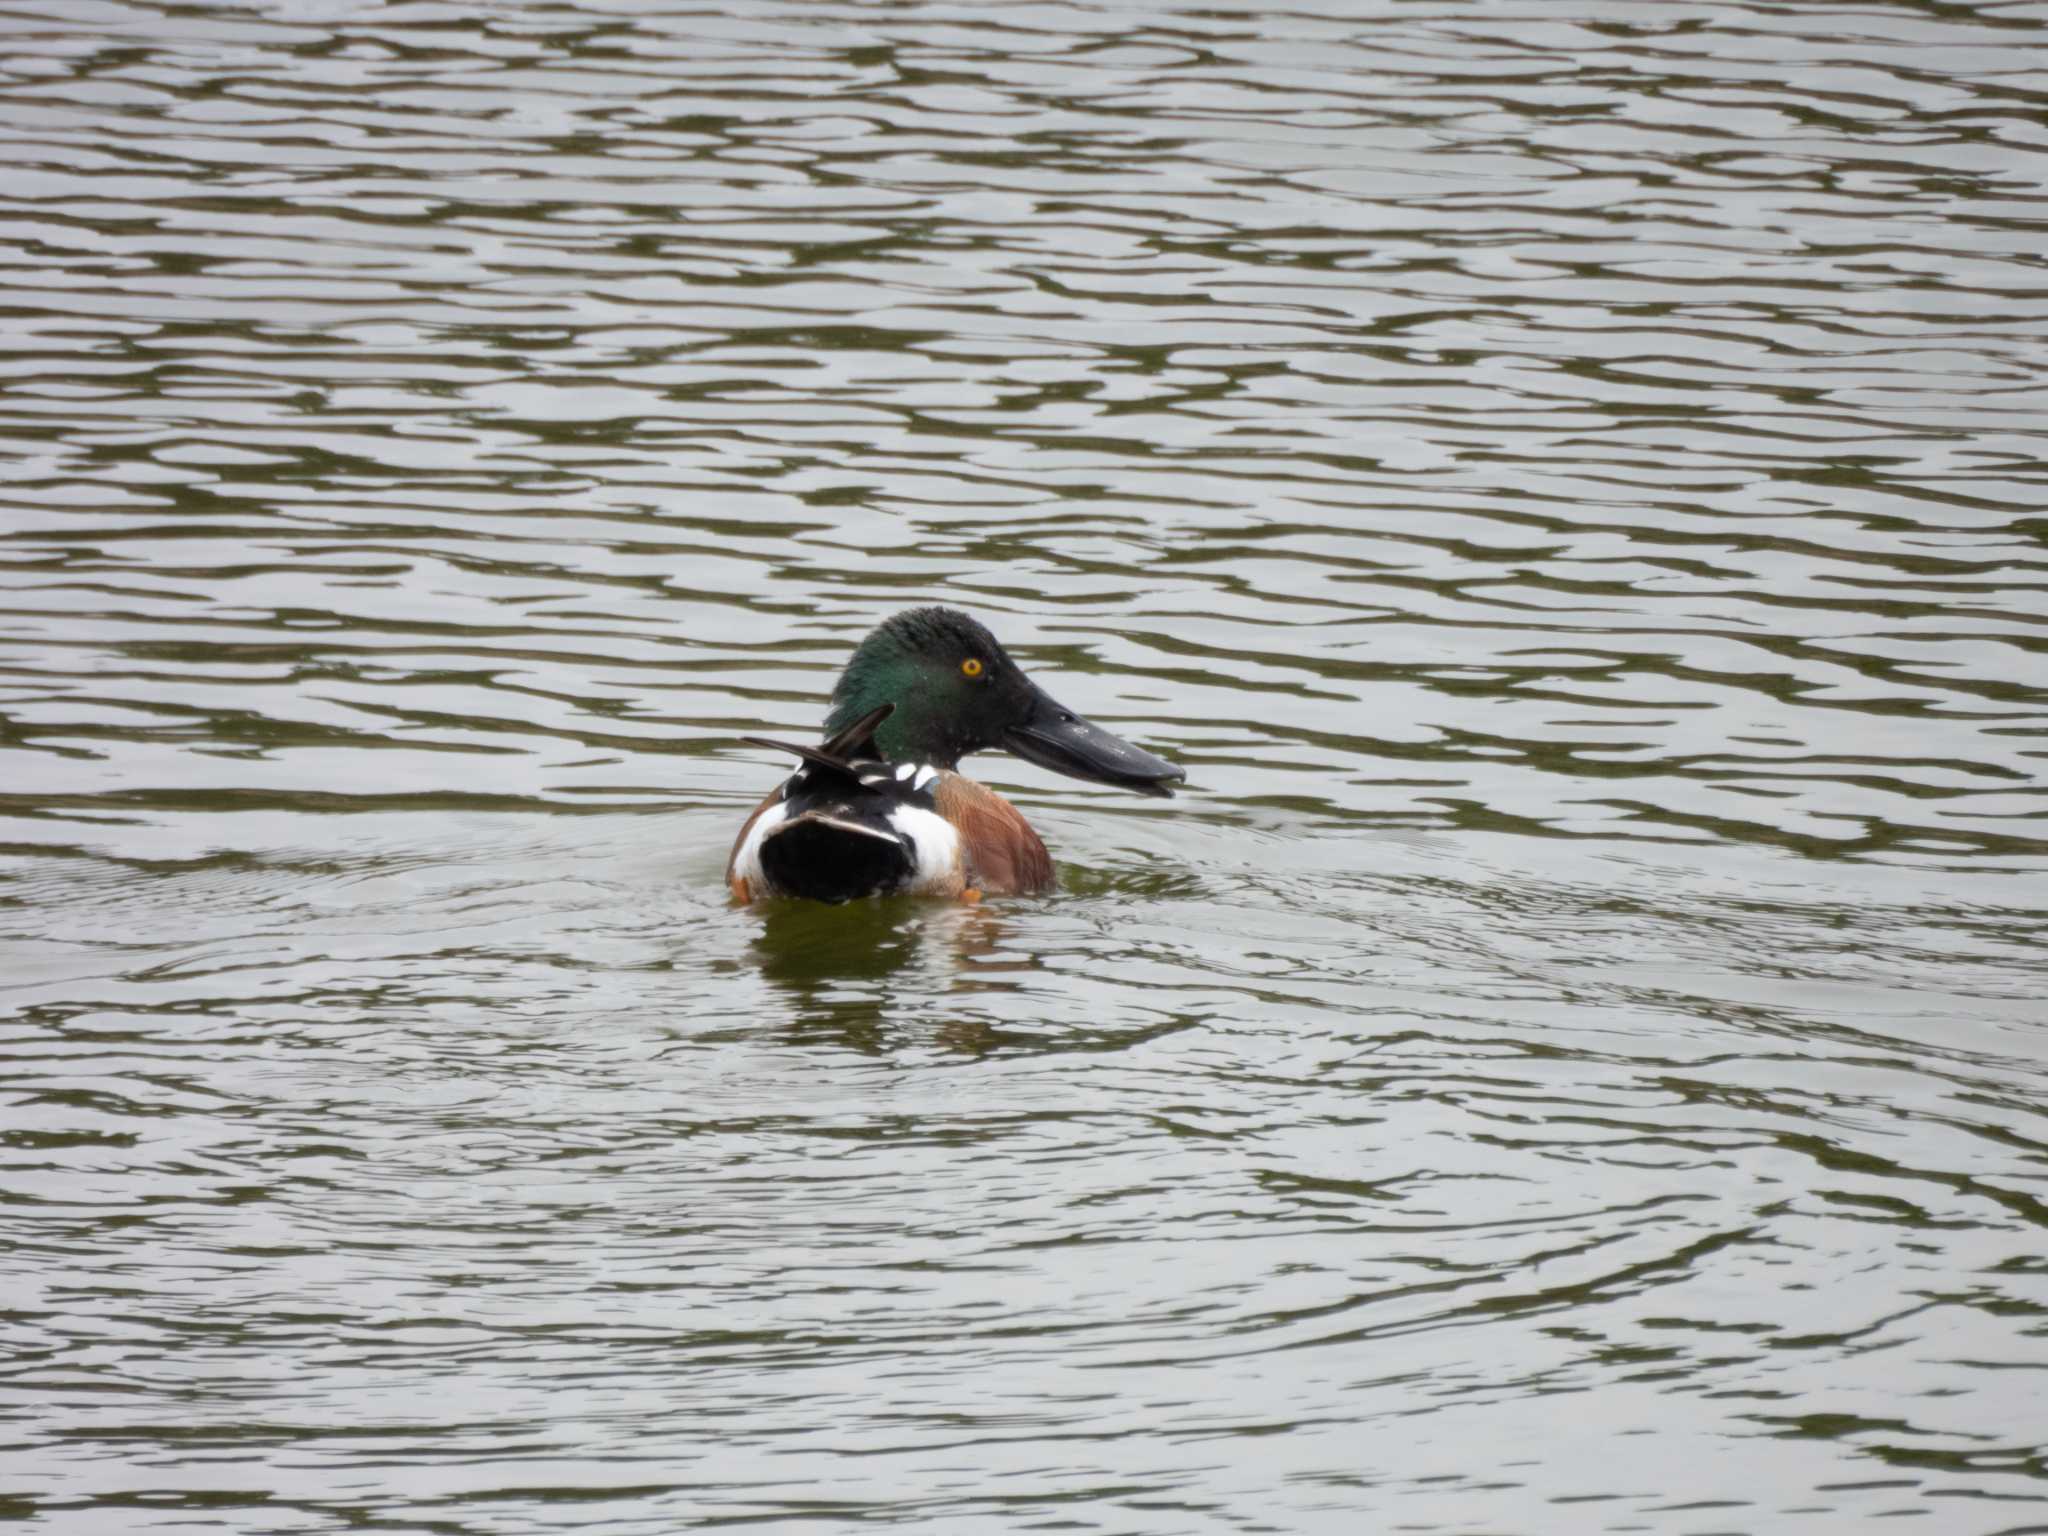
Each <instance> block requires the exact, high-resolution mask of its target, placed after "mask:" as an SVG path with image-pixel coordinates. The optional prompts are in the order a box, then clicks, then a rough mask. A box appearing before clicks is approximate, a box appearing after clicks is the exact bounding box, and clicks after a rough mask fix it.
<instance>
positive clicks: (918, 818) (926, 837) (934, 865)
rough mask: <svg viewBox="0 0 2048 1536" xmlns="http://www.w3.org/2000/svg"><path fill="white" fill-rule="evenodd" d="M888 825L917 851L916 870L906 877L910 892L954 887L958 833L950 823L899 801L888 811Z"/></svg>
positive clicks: (956, 875) (957, 877)
mask: <svg viewBox="0 0 2048 1536" xmlns="http://www.w3.org/2000/svg"><path fill="white" fill-rule="evenodd" d="M925 771H926V772H927V773H929V772H930V771H931V770H930V769H926V770H925ZM889 825H890V826H892V827H894V828H895V829H896V830H897V831H898V832H901V833H902V834H903V835H904V836H905V837H907V838H909V839H910V846H911V847H912V848H914V849H915V850H916V851H917V872H916V873H915V874H914V875H912V876H911V877H910V889H911V890H912V891H913V892H916V891H924V890H932V889H937V890H944V889H947V888H948V887H949V886H950V887H952V888H954V889H957V888H958V882H959V877H960V833H959V831H958V830H957V829H955V827H954V826H953V823H951V822H950V821H948V820H946V818H945V817H943V816H941V815H938V814H937V813H936V812H933V811H927V810H924V809H922V808H921V807H918V806H915V805H899V806H897V807H896V808H895V809H894V810H893V811H891V812H890V813H889Z"/></svg>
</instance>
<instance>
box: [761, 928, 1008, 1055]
mask: <svg viewBox="0 0 2048 1536" xmlns="http://www.w3.org/2000/svg"><path fill="white" fill-rule="evenodd" d="M756 910H757V911H758V912H759V915H760V919H761V929H760V932H759V933H758V934H757V935H756V936H755V938H754V944H753V949H754V957H755V962H756V964H757V966H758V968H759V971H760V974H761V976H762V978H763V979H764V980H766V981H767V982H768V983H769V984H770V985H772V986H773V987H775V988H776V990H777V991H779V992H781V993H782V994H783V995H784V996H785V997H787V999H788V1000H789V1003H790V1005H791V1009H792V1018H791V1028H792V1029H793V1030H794V1031H795V1033H796V1034H797V1035H799V1036H800V1037H804V1038H818V1037H825V1036H829V1037H831V1038H833V1039H836V1040H838V1041H839V1042H841V1043H843V1044H846V1045H850V1046H852V1047H854V1048H855V1049H857V1050H863V1051H875V1052H879V1051H883V1050H886V1049H890V1048H892V1046H894V1045H898V1044H901V1043H903V1042H904V1041H905V1039H906V1037H907V1036H908V1035H911V1034H916V1035H920V1036H922V1038H923V1039H924V1041H925V1043H927V1044H930V1043H938V1044H943V1045H946V1046H949V1047H951V1048H952V1049H955V1050H960V1051H966V1052H970V1053H979V1052H982V1051H986V1050H990V1049H993V1048H995V1047H996V1046H998V1045H1000V1044H1001V1043H1002V1038H1001V1037H1003V1036H1004V1035H1005V1034H1006V1033H1007V1032H1006V1031H1004V1030H1002V1029H1000V1028H998V1027H997V1026H996V1025H995V1024H994V1023H993V1022H992V1021H990V1020H986V1019H968V1018H963V1017H962V1016H961V1013H960V1010H959V1009H958V1008H957V1007H954V1006H952V1004H953V1003H954V1002H956V1001H957V1000H958V999H959V998H960V997H961V996H962V995H963V994H971V993H974V992H985V991H988V990H991V989H1009V988H1014V987H1015V986H1017V985H1018V977H1019V975H1020V974H1021V973H1024V972H1028V971H1031V970H1033V969H1034V965H1033V962H1032V960H1031V958H1030V957H1029V956H1028V955H1011V956H1007V957H1005V956H1003V955H1001V954H1000V948H1001V944H1002V939H1003V936H1004V932H1005V929H1006V926H1007V922H1006V918H1005V914H1004V912H1003V910H1002V908H1001V907H1000V906H997V905H991V904H975V903H966V902H948V901H933V900H926V899H920V898H916V897H886V898H881V899H875V900H868V901H853V902H848V903H846V904H845V905H843V906H826V905H824V904H822V903H819V902H813V901H777V902H766V903H762V904H761V905H760V906H759V907H758V908H757V909H756Z"/></svg>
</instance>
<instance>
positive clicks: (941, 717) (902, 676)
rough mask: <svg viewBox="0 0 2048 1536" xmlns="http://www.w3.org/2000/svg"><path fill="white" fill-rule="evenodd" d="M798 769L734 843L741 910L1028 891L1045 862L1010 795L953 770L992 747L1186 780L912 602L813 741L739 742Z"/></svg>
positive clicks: (1113, 771) (969, 632)
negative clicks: (779, 903) (785, 901)
mask: <svg viewBox="0 0 2048 1536" xmlns="http://www.w3.org/2000/svg"><path fill="white" fill-rule="evenodd" d="M741 739H742V740H743V741H745V742H746V743H747V744H748V745H750V746H756V747H760V748H763V749H764V750H767V751H773V752H780V753H787V754H789V755H792V756H794V757H796V758H797V759H798V764H797V767H796V770H795V771H794V772H793V773H791V774H790V775H789V777H788V778H786V779H784V780H783V781H782V783H781V784H779V785H777V786H776V787H775V788H774V789H772V790H770V791H769V793H768V796H767V798H766V799H764V800H762V802H761V803H760V804H759V805H758V806H756V807H755V808H754V812H753V814H752V815H751V816H749V817H748V818H747V821H746V824H745V825H744V826H742V827H741V828H740V831H739V836H738V837H737V838H735V839H734V841H733V845H732V854H731V857H730V858H728V859H727V861H726V868H725V878H726V884H727V886H728V887H729V888H730V889H731V891H732V895H733V899H734V900H735V901H737V902H739V903H740V904H742V905H745V904H748V903H752V902H757V901H762V900H767V899H772V898H781V897H797V898H803V899H808V900H812V901H822V902H830V903H835V904H836V903H840V902H847V901H855V900H859V899H861V898H864V897H868V896H885V895H899V894H900V895H913V896H940V897H947V898H951V899H955V900H960V901H969V902H976V901H980V900H981V899H982V898H983V897H984V896H1037V895H1043V894H1045V893H1046V892H1048V891H1050V890H1052V889H1053V887H1054V883H1055V881H1054V874H1053V863H1052V856H1051V854H1049V853H1048V852H1047V851H1046V847H1045V841H1044V839H1042V838H1041V837H1040V836H1039V835H1038V833H1037V832H1036V831H1035V830H1033V828H1032V826H1031V823H1030V822H1028V821H1027V820H1025V818H1024V815H1023V813H1022V812H1021V811H1019V810H1018V809H1017V808H1016V807H1015V806H1014V805H1012V804H1010V802H1009V801H1007V800H1005V799H1004V798H1003V797H1002V796H1001V795H999V794H997V793H996V792H995V791H994V790H992V789H990V788H988V787H987V786H986V785H984V784H979V783H976V782H975V781H974V780H973V779H971V778H969V777H968V776H967V775H966V774H964V773H962V772H961V771H960V760H961V759H962V758H963V757H966V756H968V755H969V754H971V753H975V752H983V751H988V750H990V749H993V748H1001V749H1003V750H1005V751H1008V752H1011V753H1014V754H1015V755H1016V756H1018V757H1021V758H1023V759H1024V761H1026V762H1027V763H1034V764H1036V765H1037V766H1039V767H1041V768H1049V769H1051V770H1052V771H1053V772H1055V773H1061V774H1065V775H1067V776H1068V777H1070V778H1076V779H1083V780H1087V781H1089V782H1092V783H1097V784H1107V785H1111V786H1113V787H1115V788H1118V789H1129V790H1134V791H1136V792H1137V793H1138V794H1141V795H1153V796H1158V797H1160V798H1163V799H1171V798H1172V796H1173V791H1174V787H1175V786H1176V785H1182V784H1184V782H1185V780H1186V774H1185V773H1183V772H1182V770H1181V769H1179V768H1176V767H1175V766H1174V765H1173V764H1171V763H1169V762H1166V761H1165V760H1164V759H1162V758H1158V757H1154V756H1153V755H1152V754H1151V753H1150V752H1147V751H1146V750H1145V749H1144V748H1142V747H1139V746H1135V745H1133V744H1132V743H1130V742H1128V741H1125V740H1124V739H1123V738H1122V737H1120V736H1116V735H1113V734H1112V733H1110V732H1109V731H1106V730H1104V729H1103V728H1102V727H1101V726H1099V725H1094V724H1092V723H1090V722H1089V721H1087V720H1084V719H1082V718H1081V717H1080V716H1079V715H1077V714H1075V713H1074V712H1073V711H1072V710H1070V709H1067V708H1064V707H1063V706H1062V705H1060V704H1058V703H1057V702H1055V701H1054V699H1053V698H1052V696H1051V695H1050V694H1048V693H1047V692H1046V691H1045V690H1044V689H1043V688H1041V687H1040V686H1039V685H1038V684H1037V683H1035V682H1033V681H1032V680H1031V679H1030V678H1029V677H1027V676H1026V675H1025V673H1024V670H1023V668H1021V667H1019V666H1018V665H1017V663H1016V662H1015V661H1013V660H1011V659H1010V655H1009V653H1008V652H1007V651H1005V650H1004V649H1003V647H1002V646H1001V644H999V643H998V642H997V640H996V638H995V636H994V635H992V634H990V633H989V631H988V629H987V628H986V627H985V626H984V625H983V624H982V623H981V622H980V621H979V620H977V619H975V618H973V617H972V616H971V615H969V614H966V613H963V612H961V611H960V610H959V609H957V608H946V607H925V608H911V609H907V610H905V611H904V612H902V613H899V614H897V615H895V617H893V618H890V619H887V620H885V621H884V622H883V623H882V624H880V625H879V626H877V628H876V629H875V630H874V631H873V633H871V634H869V635H868V636H867V638H866V639H864V640H862V641H861V643H860V645H859V646H858V647H856V648H855V650H854V653H853V655H852V657H851V658H850V659H849V660H848V662H847V664H846V669H845V671H843V672H842V673H841V674H840V676H839V681H838V682H837V684H835V685H834V687H833V689H832V700H831V711H830V713H829V714H828V715H827V717H826V720H825V736H824V740H823V741H822V742H821V743H820V744H819V745H817V746H815V747H811V746H804V745H801V744H798V743H793V742H787V741H778V740H775V739H773V738H769V737H760V736H748V737H743V738H741Z"/></svg>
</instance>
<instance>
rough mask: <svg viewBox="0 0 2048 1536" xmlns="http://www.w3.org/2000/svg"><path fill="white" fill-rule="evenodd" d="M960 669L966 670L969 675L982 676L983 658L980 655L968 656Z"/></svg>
mask: <svg viewBox="0 0 2048 1536" xmlns="http://www.w3.org/2000/svg"><path fill="white" fill-rule="evenodd" d="M960 670H961V671H962V672H965V673H966V674H967V675H968V676H969V677H979V676H981V658H979V657H978V656H970V657H968V658H967V659H966V660H965V661H963V662H961V663H960Z"/></svg>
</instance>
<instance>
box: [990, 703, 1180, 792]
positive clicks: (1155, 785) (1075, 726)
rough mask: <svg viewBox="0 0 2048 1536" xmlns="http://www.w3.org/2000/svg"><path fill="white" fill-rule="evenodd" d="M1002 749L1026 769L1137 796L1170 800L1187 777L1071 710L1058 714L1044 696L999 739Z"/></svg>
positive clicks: (1167, 763)
mask: <svg viewBox="0 0 2048 1536" xmlns="http://www.w3.org/2000/svg"><path fill="white" fill-rule="evenodd" d="M1003 745H1004V746H1005V747H1007V748H1008V749H1009V750H1010V751H1012V752H1014V753H1016V754H1017V755H1018V756H1019V757H1021V758H1023V759H1024V761H1025V762H1027V763H1036V764H1037V765H1038V766H1039V767H1041V768H1050V769H1051V770H1052V771H1053V772H1054V773H1064V774H1065V775H1067V777H1069V778H1073V779H1089V780H1092V781H1093V782H1095V783H1097V784H1110V785H1114V786H1115V787H1116V788H1118V789H1134V790H1136V791H1137V792H1138V793H1139V794H1141V795H1158V796H1160V797H1162V798H1164V799H1169V800H1170V799H1172V798H1173V786H1174V785H1176V784H1178V783H1180V782H1181V781H1182V780H1183V779H1185V778H1186V777H1187V775H1186V774H1185V773H1183V772H1181V770H1180V769H1178V768H1176V767H1174V766H1173V764H1171V763H1169V762H1167V761H1165V760H1164V759H1163V758H1157V757H1154V756H1153V755H1152V754H1151V753H1150V752H1147V751H1146V750H1145V749H1144V748H1143V747H1134V746H1132V745H1131V744H1130V743H1129V742H1128V741H1125V740H1124V739H1123V737H1121V736H1112V735H1110V733H1109V732H1108V731H1105V730H1104V729H1103V728H1102V727H1101V726H1099V725H1091V724H1089V722H1087V721H1086V720H1083V719H1082V718H1081V717H1080V716H1079V715H1077V714H1075V713H1074V712H1073V711H1072V710H1071V709H1062V708H1060V706H1059V705H1058V704H1055V703H1054V702H1053V701H1052V699H1050V698H1049V697H1047V696H1046V695H1045V694H1044V693H1042V692H1041V693H1040V694H1039V695H1038V698H1037V701H1036V707H1035V708H1034V709H1033V710H1032V714H1031V718H1030V719H1028V720H1026V721H1025V722H1024V723H1023V724H1022V725H1013V726H1011V727H1010V728H1009V729H1008V730H1007V731H1005V732H1004V733H1003Z"/></svg>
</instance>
